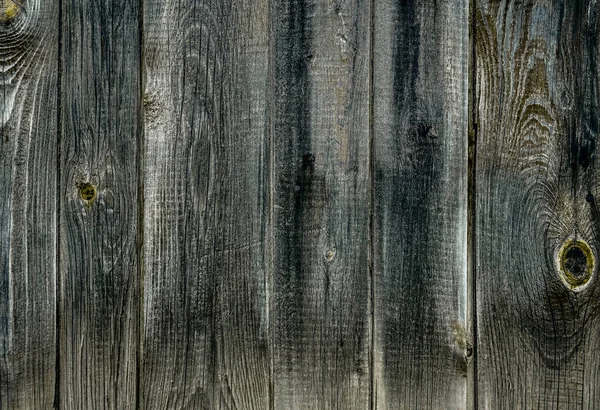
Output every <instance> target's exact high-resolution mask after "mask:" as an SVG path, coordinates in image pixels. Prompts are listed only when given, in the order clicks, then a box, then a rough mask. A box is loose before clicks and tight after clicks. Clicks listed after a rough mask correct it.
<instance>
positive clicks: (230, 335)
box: [142, 0, 270, 410]
mask: <svg viewBox="0 0 600 410" xmlns="http://www.w3.org/2000/svg"><path fill="white" fill-rule="evenodd" d="M268 15H269V9H268V1H266V0H256V1H249V0H242V1H238V2H230V1H221V0H199V1H193V2H185V3H180V2H174V1H163V0H149V1H146V2H145V5H144V35H145V50H144V53H145V70H146V87H145V93H144V113H145V118H144V124H145V139H146V143H145V145H146V147H145V150H144V156H145V158H144V162H145V165H144V167H143V178H144V187H145V188H144V196H145V205H144V230H145V232H144V277H145V279H144V322H145V338H144V347H143V350H144V353H143V355H144V358H143V381H142V404H143V406H144V408H145V409H148V410H150V409H166V408H168V409H248V410H250V409H252V410H261V409H264V410H267V409H269V397H270V396H269V386H270V372H269V367H270V359H269V337H268V335H269V312H268V300H267V294H266V292H267V267H268V261H267V259H266V258H267V257H268V256H269V252H268V249H267V246H268V237H269V233H268V232H269V227H268V220H269V197H270V188H269V155H270V146H269V138H268V124H267V117H266V110H267V89H268V88H267V86H268V83H267V79H268V77H267V76H268V67H269V65H268V51H269V36H268V30H269V24H268Z"/></svg>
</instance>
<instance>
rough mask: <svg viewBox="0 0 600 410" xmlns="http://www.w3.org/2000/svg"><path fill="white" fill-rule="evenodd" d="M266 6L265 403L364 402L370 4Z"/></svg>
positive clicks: (347, 405) (358, 405)
mask: <svg viewBox="0 0 600 410" xmlns="http://www.w3.org/2000/svg"><path fill="white" fill-rule="evenodd" d="M271 16H272V25H273V36H274V37H273V39H272V42H273V47H274V50H273V56H272V58H273V64H274V71H273V76H272V77H271V81H270V84H273V86H274V89H273V90H272V93H273V97H272V108H271V109H270V113H271V115H272V126H273V129H272V138H273V153H272V155H273V157H272V161H273V189H274V197H273V209H272V212H273V221H274V224H273V244H274V246H273V248H274V249H273V266H274V269H273V277H272V284H273V297H272V302H273V303H272V305H271V308H272V315H271V322H272V337H273V363H274V364H273V388H274V390H273V400H274V408H276V409H281V410H284V409H294V410H300V409H348V410H349V409H368V408H369V407H370V378H371V377H370V376H371V375H370V362H369V352H370V343H371V334H370V327H371V322H370V278H369V265H368V249H369V192H370V190H369V183H370V181H369V164H370V163H369V149H370V142H369V106H370V100H369V74H370V64H369V61H370V59H369V57H370V53H369V50H370V34H369V33H370V4H369V2H368V1H363V0H353V1H345V2H342V1H331V2H325V1H319V2H312V1H305V0H300V1H281V0H277V1H274V2H273V9H272V13H271Z"/></svg>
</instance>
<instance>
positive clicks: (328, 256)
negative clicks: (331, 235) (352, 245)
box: [325, 250, 335, 262]
mask: <svg viewBox="0 0 600 410" xmlns="http://www.w3.org/2000/svg"><path fill="white" fill-rule="evenodd" d="M333 258H335V251H333V250H328V251H327V252H325V259H326V260H327V262H331V261H332V260H333Z"/></svg>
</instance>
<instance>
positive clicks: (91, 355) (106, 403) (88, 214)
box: [59, 0, 142, 409]
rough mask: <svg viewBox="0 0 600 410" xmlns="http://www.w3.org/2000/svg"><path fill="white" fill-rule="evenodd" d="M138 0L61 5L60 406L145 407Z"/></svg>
mask: <svg viewBox="0 0 600 410" xmlns="http://www.w3.org/2000/svg"><path fill="white" fill-rule="evenodd" d="M139 3H140V2H139V1H137V0H120V1H116V0H106V1H94V2H87V1H79V0H77V1H76V0H63V2H62V19H61V21H62V26H61V30H62V52H61V56H60V57H61V64H62V77H61V78H62V87H61V103H62V104H61V106H62V115H61V156H60V255H59V256H60V279H61V280H60V299H61V300H60V312H59V315H60V320H59V344H60V406H61V408H77V409H98V408H103V409H132V408H136V406H137V399H138V391H137V383H138V367H139V366H138V363H137V362H138V345H139V344H138V340H139V327H140V318H139V313H138V312H139V309H140V308H139V303H140V302H139V301H140V271H139V262H138V258H139V254H138V250H137V249H138V246H139V244H138V241H139V240H140V239H141V238H140V235H139V233H138V232H139V230H140V226H139V224H138V215H139V212H138V204H139V203H140V202H139V201H141V198H140V196H139V194H138V191H139V181H138V173H139V170H138V166H139V159H138V157H139V155H140V145H139V144H140V138H141V120H140V119H141V108H142V102H141V89H140V86H141V78H140V75H141V67H140V44H141V38H140V33H139V13H140V4H139Z"/></svg>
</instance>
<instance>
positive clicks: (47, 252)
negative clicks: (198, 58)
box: [0, 0, 59, 409]
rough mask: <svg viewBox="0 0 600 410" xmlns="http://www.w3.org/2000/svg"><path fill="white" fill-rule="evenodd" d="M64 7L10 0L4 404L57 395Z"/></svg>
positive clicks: (37, 405)
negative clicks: (60, 84) (58, 190)
mask: <svg viewBox="0 0 600 410" xmlns="http://www.w3.org/2000/svg"><path fill="white" fill-rule="evenodd" d="M19 4H20V3H19ZM58 10H59V8H58V3H57V2H56V1H46V2H43V1H38V0H30V1H25V2H23V4H22V5H17V3H14V2H12V1H10V0H4V1H3V2H0V408H2V409H42V408H43V409H47V408H51V407H52V405H53V401H54V385H55V368H56V366H55V364H56V363H55V359H56V332H55V329H56V272H57V269H56V241H57V236H56V198H57V194H56V188H57V183H56V180H57V171H56V161H57V157H56V156H57V151H58V150H57V125H56V124H57V121H56V118H57V104H56V103H57V73H58V25H57V24H56V22H57V20H58Z"/></svg>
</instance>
